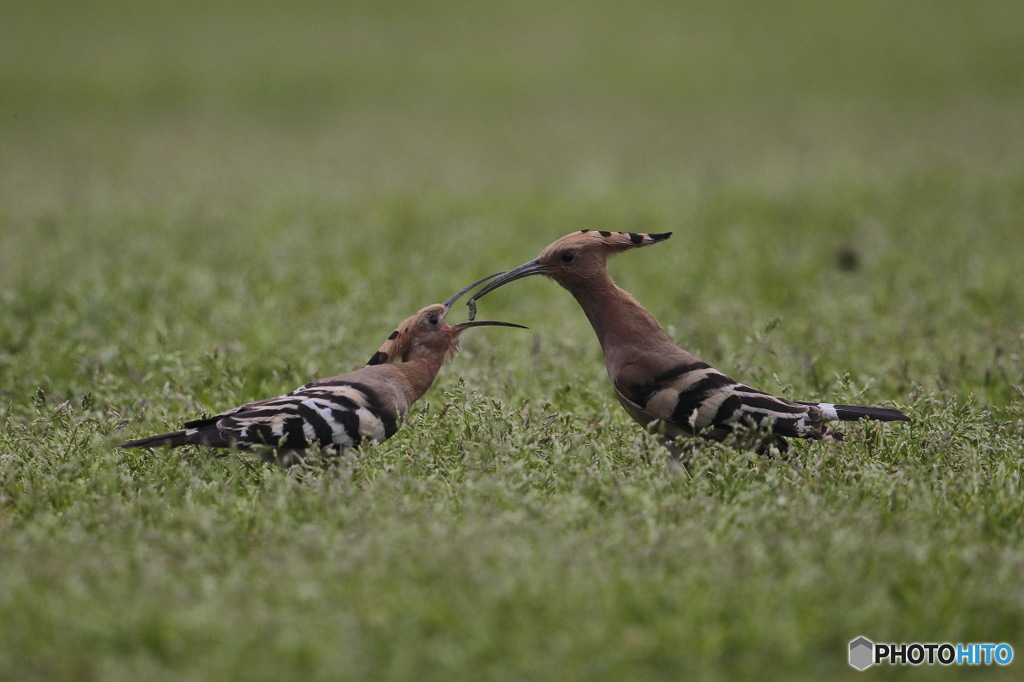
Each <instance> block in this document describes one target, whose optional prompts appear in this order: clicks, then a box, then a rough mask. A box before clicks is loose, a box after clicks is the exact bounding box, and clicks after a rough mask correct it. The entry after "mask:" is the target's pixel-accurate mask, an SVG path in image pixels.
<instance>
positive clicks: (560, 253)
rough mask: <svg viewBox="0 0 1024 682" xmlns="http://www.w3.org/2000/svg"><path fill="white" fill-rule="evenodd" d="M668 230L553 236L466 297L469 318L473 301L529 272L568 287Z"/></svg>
mask: <svg viewBox="0 0 1024 682" xmlns="http://www.w3.org/2000/svg"><path fill="white" fill-rule="evenodd" d="M671 236H672V233H671V232H662V233H660V234H648V233H644V232H606V231H604V230H580V231H579V232H573V233H572V234H567V235H565V236H564V237H562V238H561V239H556V240H555V241H554V242H552V243H551V244H548V246H547V247H546V248H545V249H544V250H543V251H541V252H540V255H539V256H538V257H537V258H535V259H534V260H532V261H530V262H528V263H523V264H522V265H520V266H519V267H518V268H514V269H512V270H509V271H508V272H506V273H504V274H503V275H502V276H501V277H498V278H497V279H494V280H492V281H491V282H490V283H489V284H487V285H486V286H484V287H483V288H482V289H480V291H478V292H476V293H475V294H473V297H472V298H470V299H469V302H468V305H469V310H470V313H469V319H471V320H472V319H473V317H474V315H475V314H476V300H477V299H478V298H481V297H483V296H485V295H487V294H488V293H490V292H492V291H494V290H495V289H497V288H498V287H500V286H503V285H505V284H508V283H509V282H513V281H515V280H517V279H522V278H523V277H529V276H530V275H546V276H548V277H550V278H551V279H553V280H555V281H556V282H558V283H559V284H561V285H562V286H564V287H566V288H569V289H572V288H573V287H575V286H581V285H583V284H584V283H585V282H586V280H588V279H590V278H592V277H594V276H597V275H600V274H601V273H604V272H605V266H606V264H607V261H608V257H609V256H611V255H613V254H616V253H619V252H620V251H625V250H626V249H634V248H637V247H640V246H649V245H651V244H657V243H658V242H662V241H665V240H666V239H668V238H669V237H671Z"/></svg>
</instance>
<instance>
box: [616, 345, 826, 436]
mask: <svg viewBox="0 0 1024 682" xmlns="http://www.w3.org/2000/svg"><path fill="white" fill-rule="evenodd" d="M613 384H614V385H615V390H616V393H617V394H618V397H619V400H620V402H622V404H623V406H624V407H625V408H626V410H627V411H628V412H629V413H630V414H631V415H632V416H633V418H634V419H636V420H637V421H639V422H640V423H641V424H644V425H647V424H649V423H651V422H653V421H655V420H660V421H661V422H663V423H664V424H665V425H666V427H667V431H668V433H669V435H672V436H678V435H688V436H692V435H703V436H707V437H711V438H715V439H720V438H723V437H725V436H726V435H727V434H728V433H729V432H730V431H732V430H733V429H734V428H735V427H736V426H737V425H739V424H744V423H752V424H755V425H764V426H766V427H767V425H768V424H771V429H772V432H773V433H774V434H776V435H779V436H794V437H797V438H821V437H822V436H823V435H825V433H826V432H827V431H826V429H825V428H824V426H823V423H822V413H821V410H820V409H818V408H817V407H816V406H814V405H801V404H799V403H795V402H791V401H789V400H784V399H782V398H777V397H775V396H773V395H769V394H767V393H765V392H764V391H759V390H757V389H756V388H751V387H750V386H747V385H745V384H741V383H739V382H737V381H735V380H733V379H730V378H729V377H727V376H726V375H724V374H722V373H721V372H719V371H718V370H716V369H714V368H713V367H711V366H710V365H708V364H707V363H706V362H701V361H700V360H697V359H695V358H688V359H686V360H685V361H683V362H681V363H679V364H677V365H674V366H673V367H671V368H669V369H667V370H665V371H662V372H660V373H659V374H655V375H654V376H653V379H651V380H648V381H642V380H641V381H632V382H631V381H629V379H628V377H616V378H615V379H613Z"/></svg>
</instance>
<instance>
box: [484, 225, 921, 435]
mask: <svg viewBox="0 0 1024 682" xmlns="http://www.w3.org/2000/svg"><path fill="white" fill-rule="evenodd" d="M671 235H672V233H671V232H665V233H662V234H642V233H638V232H605V231H591V230H581V231H579V232H574V233H572V234H569V235H566V236H565V237H562V238H561V239H558V240H557V241H555V242H554V243H552V244H550V245H549V246H548V247H547V248H545V249H544V250H543V251H542V252H541V254H540V256H539V257H538V258H537V259H536V260H532V261H530V262H528V263H524V264H523V265H521V266H519V267H517V268H515V269H514V270H510V271H508V272H506V273H505V274H504V275H502V276H501V277H498V278H497V279H493V280H492V281H491V282H490V283H489V284H487V285H486V286H484V287H482V288H481V289H480V290H479V291H477V292H476V294H474V295H473V296H472V297H471V298H470V299H469V301H468V302H467V304H468V305H469V309H470V313H469V319H471V320H472V319H473V318H474V317H475V315H476V300H477V299H479V298H480V297H482V296H485V295H486V294H488V293H489V292H491V291H494V290H495V289H497V288H498V287H500V286H503V285H505V284H508V283H509V282H512V281H515V280H517V279H521V278H523V277H529V276H530V275H546V276H548V277H550V278H551V279H553V280H555V281H556V282H558V283H559V284H560V285H562V286H563V287H564V288H566V289H568V290H569V293H571V294H572V295H573V296H574V297H575V298H576V301H577V302H578V303H579V304H580V307H582V308H583V312H585V313H586V315H587V318H588V319H589V320H590V324H591V325H593V327H594V331H595V332H596V333H597V338H598V340H599V341H600V342H601V349H602V350H603V351H604V358H605V367H606V368H607V370H608V377H609V378H610V379H611V381H612V386H613V387H614V388H615V394H616V396H617V397H618V399H619V402H620V403H622V406H623V407H624V408H625V409H626V412H628V413H629V415H630V416H631V417H633V419H635V420H636V421H637V422H639V423H640V424H641V425H642V426H644V427H649V426H654V425H656V426H657V427H658V428H660V429H664V431H663V432H664V434H665V436H666V437H668V438H669V439H672V438H676V437H679V436H695V435H697V436H703V437H705V438H711V439H715V440H721V439H722V438H724V437H725V436H726V435H728V434H729V433H730V432H731V431H733V430H734V429H735V428H736V427H737V426H740V425H754V426H757V427H760V428H762V429H764V430H765V431H768V430H769V429H770V433H771V434H772V437H773V439H774V440H775V444H776V445H778V446H780V447H783V448H784V447H786V444H785V438H782V437H783V436H794V437H797V438H812V439H821V438H826V437H830V438H833V439H841V438H842V434H839V433H836V432H833V431H832V430H830V429H829V428H828V426H827V425H826V422H828V421H835V420H850V421H852V420H857V419H874V420H878V421H897V420H899V421H909V418H908V417H907V416H906V415H904V414H903V413H902V412H900V411H898V410H893V409H888V408H884V407H861V406H857V405H835V404H833V403H818V402H801V401H791V400H786V399H784V398H778V397H776V396H773V395H769V394H767V393H765V392H764V391H759V390H757V389H756V388H751V387H750V386H747V385H745V384H742V383H740V382H738V381H735V380H733V379H731V378H729V377H727V376H726V375H725V374H722V373H721V372H719V371H718V370H716V369H714V368H713V367H711V366H710V365H709V364H707V363H706V362H702V361H701V360H698V359H697V358H696V357H694V356H693V355H691V354H690V353H688V352H686V351H685V350H683V349H682V348H679V347H678V346H677V345H676V344H674V343H673V342H672V340H671V339H669V337H668V335H667V334H665V332H664V331H663V330H662V328H661V325H659V324H658V321H657V320H656V319H655V318H654V316H653V315H652V314H651V313H650V312H648V311H647V310H646V309H645V308H644V307H643V306H642V305H640V303H639V302H638V301H637V300H636V299H635V298H633V296H631V295H630V294H629V293H628V292H626V291H624V290H623V289H620V288H619V287H618V286H616V284H615V282H613V281H612V279H611V277H610V276H609V275H608V270H607V267H606V265H607V260H608V257H609V256H611V255H612V254H615V253H618V252H620V251H625V250H626V249H631V248H635V247H640V246H647V245H650V244H657V243H658V242H661V241H664V240H666V239H668V238H669V237H670V236H671ZM655 422H657V424H654V423H655Z"/></svg>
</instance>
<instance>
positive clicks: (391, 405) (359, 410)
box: [121, 275, 525, 460]
mask: <svg viewBox="0 0 1024 682" xmlns="http://www.w3.org/2000/svg"><path fill="white" fill-rule="evenodd" d="M492 277H495V275H491V276H490V277H485V278H484V279H482V280H479V281H477V282H474V283H473V284H471V285H469V286H468V287H466V288H465V289H462V290H461V291H459V292H458V293H456V294H454V295H453V296H452V297H451V298H449V299H448V300H447V301H445V302H444V303H435V304H433V305H429V306H427V307H425V308H423V309H422V310H420V311H419V312H417V313H416V314H415V315H413V316H411V317H409V318H408V319H406V320H405V321H404V322H402V323H401V324H400V325H398V327H397V328H396V329H395V331H393V332H392V333H391V335H390V336H388V338H387V340H386V341H385V342H384V344H383V345H382V346H381V347H380V349H379V350H378V351H377V352H376V353H374V354H373V357H371V358H370V360H369V362H367V364H366V365H365V366H364V367H360V368H359V369H357V370H355V371H353V372H349V373H348V374H342V375H339V376H335V377H330V378H328V379H320V380H318V381H314V382H312V383H309V384H306V385H305V386H302V387H300V388H297V389H296V390H294V391H292V392H291V393H287V394H285V395H281V396H277V397H275V398H267V399H265V400H257V401H255V402H251V403H247V404H245V405H242V406H240V407H236V408H233V409H230V410H227V411H225V412H221V413H220V414H216V415H214V416H212V417H208V418H205V419H197V420H195V421H190V422H186V423H185V424H184V428H183V429H182V430H180V431H174V432H172V433H165V434H161V435H158V436H150V437H148V438H140V439H138V440H132V441H128V442H127V443H123V444H122V445H121V447H125V448H156V447H177V446H180V445H189V444H192V445H205V446H210V447H220V448H227V447H233V448H238V449H243V450H245V449H253V448H259V449H276V450H277V451H278V455H279V456H280V457H281V458H282V459H287V460H290V459H291V457H290V455H291V454H293V453H295V452H296V451H302V450H304V449H306V448H308V447H318V448H329V449H337V448H339V447H345V446H358V445H359V444H360V443H362V442H363V441H366V440H369V441H377V442H380V441H383V440H385V439H387V438H390V437H391V436H392V435H394V433H395V431H397V430H398V426H399V423H400V421H401V420H402V418H403V417H404V416H405V414H406V413H407V412H408V411H409V408H410V407H411V406H412V404H413V403H415V402H416V401H417V400H418V399H419V398H420V396H422V395H423V394H424V393H425V392H426V391H427V389H428V388H430V385H431V384H432V383H433V382H434V378H435V377H436V376H437V373H438V371H439V370H440V369H441V365H442V364H444V362H445V360H446V359H448V358H450V357H451V356H452V355H453V354H454V353H455V352H456V351H457V350H458V347H459V335H460V334H461V333H462V332H463V331H465V330H466V329H469V328H470V327H483V326H502V327H520V328H525V327H522V326H521V325H518V324H512V323H509V322H491V321H481V322H463V323H461V324H457V325H454V326H452V325H449V324H448V323H447V322H445V316H446V315H447V314H448V311H449V310H450V309H451V306H452V304H453V303H455V301H456V300H458V299H459V298H460V297H461V296H462V295H464V294H465V293H467V292H468V291H469V290H470V289H472V288H473V287H475V286H477V285H478V284H481V283H482V282H485V281H487V280H488V279H491V278H492Z"/></svg>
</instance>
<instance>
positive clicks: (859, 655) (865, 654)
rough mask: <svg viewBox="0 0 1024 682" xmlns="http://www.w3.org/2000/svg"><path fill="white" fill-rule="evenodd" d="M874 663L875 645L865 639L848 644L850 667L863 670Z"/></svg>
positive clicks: (859, 638)
mask: <svg viewBox="0 0 1024 682" xmlns="http://www.w3.org/2000/svg"><path fill="white" fill-rule="evenodd" d="M874 662H875V643H874V642H872V641H871V640H870V639H868V638H867V637H858V638H857V639H855V640H853V641H852V642H850V665H852V666H853V667H854V668H856V669H857V670H865V669H867V668H869V667H870V666H871V665H873V664H874Z"/></svg>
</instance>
